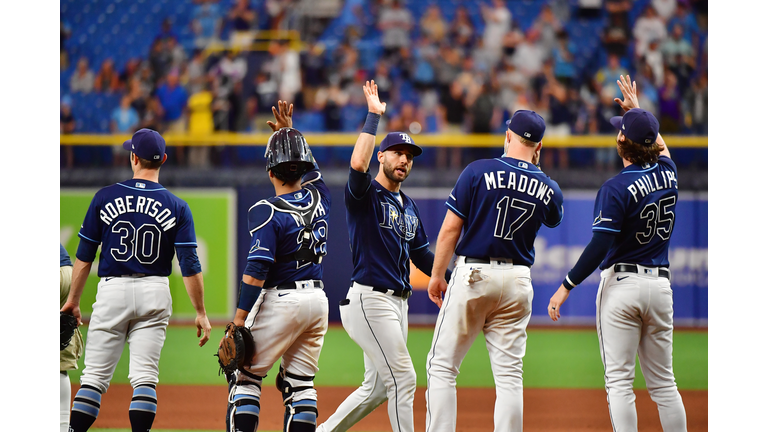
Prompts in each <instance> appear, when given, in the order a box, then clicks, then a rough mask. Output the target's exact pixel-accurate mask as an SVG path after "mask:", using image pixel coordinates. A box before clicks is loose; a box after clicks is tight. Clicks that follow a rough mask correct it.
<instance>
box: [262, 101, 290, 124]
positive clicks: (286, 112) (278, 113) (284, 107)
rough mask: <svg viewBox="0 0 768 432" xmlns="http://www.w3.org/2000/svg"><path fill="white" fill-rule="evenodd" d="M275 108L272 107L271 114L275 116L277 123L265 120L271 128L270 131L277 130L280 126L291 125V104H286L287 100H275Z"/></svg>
mask: <svg viewBox="0 0 768 432" xmlns="http://www.w3.org/2000/svg"><path fill="white" fill-rule="evenodd" d="M277 108H278V109H275V107H272V114H273V115H274V116H275V121H276V122H277V124H275V123H272V122H271V121H267V125H269V127H270V128H272V132H277V131H279V130H280V129H282V128H286V127H293V119H292V118H291V117H292V116H293V104H291V105H288V102H287V101H280V100H279V101H277Z"/></svg>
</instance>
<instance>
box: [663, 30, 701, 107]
mask: <svg viewBox="0 0 768 432" xmlns="http://www.w3.org/2000/svg"><path fill="white" fill-rule="evenodd" d="M661 53H662V54H663V56H664V63H665V64H666V65H667V67H669V69H670V70H672V72H673V73H674V74H675V75H676V76H677V81H678V83H679V84H680V93H681V94H685V92H686V91H687V90H688V86H689V84H690V81H691V78H692V77H693V73H694V70H695V69H696V53H695V52H694V50H693V47H692V46H691V44H690V42H688V41H687V40H685V39H684V38H683V26H682V25H680V24H676V25H675V26H674V27H672V36H671V37H669V38H667V40H666V41H664V43H663V44H662V45H661Z"/></svg>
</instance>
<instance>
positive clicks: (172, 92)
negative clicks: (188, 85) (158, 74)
mask: <svg viewBox="0 0 768 432" xmlns="http://www.w3.org/2000/svg"><path fill="white" fill-rule="evenodd" d="M156 95H157V100H158V101H159V102H160V106H162V107H163V113H164V115H163V122H164V123H165V131H166V132H170V133H185V132H186V131H187V116H186V114H187V101H188V99H189V96H188V95H187V91H186V90H185V89H184V87H182V86H180V85H179V72H178V71H177V70H175V69H174V70H171V71H170V72H169V73H168V76H167V77H166V81H165V83H164V84H162V85H161V86H160V87H159V88H158V89H157V94H156ZM176 158H177V160H178V161H179V164H180V165H183V164H184V161H185V159H186V157H185V154H184V148H183V147H176Z"/></svg>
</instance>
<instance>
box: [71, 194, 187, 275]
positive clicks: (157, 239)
mask: <svg viewBox="0 0 768 432" xmlns="http://www.w3.org/2000/svg"><path fill="white" fill-rule="evenodd" d="M79 236H80V237H81V238H82V239H84V240H87V241H90V242H92V243H101V254H100V257H99V271H98V274H99V277H107V276H123V275H131V274H144V275H153V276H168V275H170V274H171V262H172V259H173V256H174V254H175V247H185V246H187V247H189V246H193V247H194V246H197V243H196V238H195V232H194V223H193V221H192V213H191V212H190V210H189V206H188V205H187V203H186V202H184V201H183V200H181V199H179V198H178V197H176V196H175V195H173V194H172V193H171V192H170V191H168V190H167V189H165V188H164V187H163V186H162V185H161V184H159V183H155V182H152V181H148V180H136V179H133V180H128V181H124V182H120V183H116V184H114V185H112V186H107V187H105V188H102V189H101V190H99V191H98V192H97V193H96V195H95V196H94V198H93V200H92V201H91V206H90V208H89V209H88V213H87V214H86V217H85V220H84V222H83V226H82V228H81V229H80V233H79Z"/></svg>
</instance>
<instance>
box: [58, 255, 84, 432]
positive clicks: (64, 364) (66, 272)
mask: <svg viewBox="0 0 768 432" xmlns="http://www.w3.org/2000/svg"><path fill="white" fill-rule="evenodd" d="M59 248H60V251H59V264H60V266H59V267H60V268H61V277H60V281H61V282H60V284H59V285H60V288H59V307H61V306H64V303H66V302H67V297H68V296H69V289H70V286H71V285H72V260H71V259H70V258H69V254H68V253H67V250H66V249H64V245H62V244H61V243H59ZM82 353H83V335H82V334H80V329H75V333H74V334H73V335H72V339H70V341H69V346H67V347H66V348H64V349H63V350H61V351H60V354H59V371H60V372H61V375H60V376H59V381H60V386H59V387H60V391H59V408H60V409H59V425H60V427H59V430H60V431H61V432H68V430H69V404H70V400H71V399H72V397H71V396H72V385H71V384H70V382H69V376H68V375H67V371H70V370H75V369H77V360H78V359H79V358H80V356H81V355H82Z"/></svg>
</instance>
